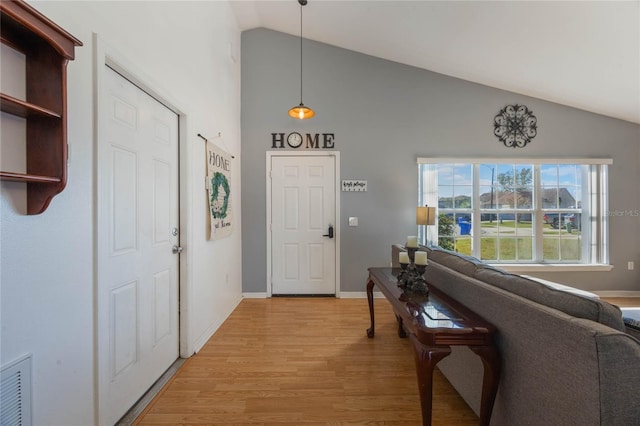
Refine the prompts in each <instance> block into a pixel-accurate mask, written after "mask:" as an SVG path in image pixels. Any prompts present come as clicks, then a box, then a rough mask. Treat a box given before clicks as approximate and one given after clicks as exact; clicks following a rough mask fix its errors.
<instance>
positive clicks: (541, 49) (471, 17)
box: [231, 0, 640, 124]
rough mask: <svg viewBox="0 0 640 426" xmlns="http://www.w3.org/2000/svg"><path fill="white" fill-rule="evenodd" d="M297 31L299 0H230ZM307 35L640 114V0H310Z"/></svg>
mask: <svg viewBox="0 0 640 426" xmlns="http://www.w3.org/2000/svg"><path fill="white" fill-rule="evenodd" d="M231 4H232V8H233V10H234V13H235V15H236V18H237V20H238V25H239V26H240V29H241V30H247V29H252V28H257V27H264V28H268V29H272V30H276V31H281V32H284V33H288V34H292V35H295V36H299V35H300V6H299V4H298V2H297V0H280V1H270V0H256V1H233V2H232V3H231ZM303 36H304V37H305V38H308V39H312V40H316V41H320V42H323V43H327V44H331V45H334V46H339V47H342V48H345V49H350V50H354V51H357V52H361V53H365V54H368V55H372V56H377V57H379V58H384V59H388V60H391V61H396V62H400V63H403V64H408V65H412V66H415V67H419V68H424V69H427V70H431V71H435V72H438V73H442V74H447V75H450V76H454V77H458V78H462V79H465V80H469V81H473V82H477V83H481V84H485V85H488V86H492V87H497V88H500V89H505V90H510V91H513V92H517V93H521V94H524V95H528V96H534V97H537V98H541V99H545V100H548V101H552V102H557V103H560V104H564V105H569V106H572V107H575V108H580V109H584V110H587V111H592V112H595V113H599V114H604V115H608V116H611V117H616V118H620V119H622V120H626V121H630V122H634V123H639V124H640V1H638V0H636V1H622V2H615V1H566V2H558V1H399V0H396V1H372V0H369V1H364V0H359V1H358V0H355V1H352V0H342V1H336V0H309V3H308V4H307V6H304V9H303Z"/></svg>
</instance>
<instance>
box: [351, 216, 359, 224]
mask: <svg viewBox="0 0 640 426" xmlns="http://www.w3.org/2000/svg"><path fill="white" fill-rule="evenodd" d="M349 226H358V218H357V217H350V218H349Z"/></svg>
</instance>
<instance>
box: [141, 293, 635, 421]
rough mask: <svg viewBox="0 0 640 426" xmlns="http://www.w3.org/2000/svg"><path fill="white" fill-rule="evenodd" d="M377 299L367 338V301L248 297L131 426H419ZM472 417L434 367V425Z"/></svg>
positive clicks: (411, 389)
mask: <svg viewBox="0 0 640 426" xmlns="http://www.w3.org/2000/svg"><path fill="white" fill-rule="evenodd" d="M606 300H608V301H610V302H611V303H614V304H617V305H619V306H640V298H615V299H610V298H609V299H606ZM375 306H376V336H375V338H374V339H368V338H367V337H366V332H365V330H366V329H367V328H368V327H369V311H368V305H367V301H366V300H364V299H331V298H272V299H245V300H243V301H242V302H241V303H240V305H239V306H238V307H237V308H236V310H235V311H234V312H233V313H232V314H231V316H230V317H229V318H228V319H227V320H226V321H225V323H224V324H223V325H222V326H221V327H220V329H219V330H218V331H217V332H216V333H215V334H214V336H213V337H212V338H211V339H210V340H209V342H208V343H207V344H206V345H205V346H204V348H203V349H202V350H201V351H200V352H199V353H198V354H196V355H195V356H193V357H191V358H189V359H188V360H187V361H186V362H185V364H184V365H183V366H182V367H181V369H180V370H179V371H178V373H177V374H176V375H175V376H174V377H173V378H172V379H171V381H170V382H169V383H168V384H167V385H166V386H165V387H164V389H163V390H162V391H161V392H160V394H159V395H158V396H157V397H156V398H155V399H154V400H153V401H152V402H151V404H150V405H149V406H148V407H147V408H146V409H145V410H144V411H143V413H142V415H141V416H139V417H138V419H136V421H135V422H134V424H139V425H152V424H164V425H167V424H171V425H177V424H211V425H222V424H234V425H243V424H253V425H256V424H260V425H287V424H289V425H302V424H304V425H312V424H317V425H419V424H420V420H421V416H420V402H419V398H418V389H417V382H416V377H415V369H414V361H413V353H412V349H411V346H410V342H409V340H408V339H400V338H399V337H398V335H397V325H396V322H395V317H394V315H393V311H392V310H391V307H390V305H389V303H388V302H387V301H386V300H385V299H376V300H375ZM477 421H478V420H477V417H476V415H475V414H474V413H473V411H471V409H470V408H469V407H468V406H467V405H466V403H465V402H464V401H463V400H462V399H461V398H460V396H459V395H458V394H457V393H456V391H455V390H454V389H453V388H452V387H451V385H450V384H449V383H448V382H447V380H446V379H445V378H444V376H442V375H441V374H440V373H439V371H436V376H435V379H434V401H433V424H434V425H449V426H459V425H460V426H461V425H475V424H477Z"/></svg>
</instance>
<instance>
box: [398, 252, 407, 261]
mask: <svg viewBox="0 0 640 426" xmlns="http://www.w3.org/2000/svg"><path fill="white" fill-rule="evenodd" d="M398 260H399V261H400V263H404V264H408V263H409V253H407V252H406V251H401V252H400V254H399V256H398Z"/></svg>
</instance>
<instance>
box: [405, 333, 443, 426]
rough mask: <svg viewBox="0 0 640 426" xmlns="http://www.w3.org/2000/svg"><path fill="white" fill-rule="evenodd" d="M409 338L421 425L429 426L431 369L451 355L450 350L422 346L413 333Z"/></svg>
mask: <svg viewBox="0 0 640 426" xmlns="http://www.w3.org/2000/svg"><path fill="white" fill-rule="evenodd" d="M409 337H410V338H411V343H413V349H414V351H413V354H414V357H415V361H416V373H417V375H418V390H419V391H420V407H421V409H422V425H423V426H429V425H431V403H432V401H433V369H434V368H435V366H436V364H437V363H438V362H439V361H440V360H441V359H442V358H444V357H446V356H447V355H449V354H450V353H451V348H450V347H449V346H426V345H423V344H422V343H421V342H420V341H419V340H418V338H417V337H416V335H415V334H413V333H411V334H409Z"/></svg>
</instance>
